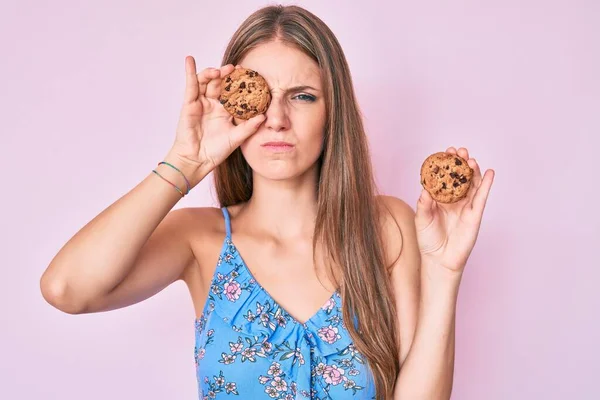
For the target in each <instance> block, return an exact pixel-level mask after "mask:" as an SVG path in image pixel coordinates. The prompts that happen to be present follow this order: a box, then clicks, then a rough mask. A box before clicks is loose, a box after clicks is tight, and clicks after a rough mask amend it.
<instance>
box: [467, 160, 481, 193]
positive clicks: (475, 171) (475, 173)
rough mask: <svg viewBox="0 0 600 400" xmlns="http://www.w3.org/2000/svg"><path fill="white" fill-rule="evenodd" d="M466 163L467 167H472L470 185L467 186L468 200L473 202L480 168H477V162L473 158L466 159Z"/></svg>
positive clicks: (477, 186)
mask: <svg viewBox="0 0 600 400" xmlns="http://www.w3.org/2000/svg"><path fill="white" fill-rule="evenodd" d="M467 164H469V167H471V169H473V176H472V178H471V187H470V188H469V195H468V196H469V202H471V204H472V202H473V198H474V197H475V193H477V189H478V188H479V185H480V184H481V170H480V169H479V164H477V160H475V159H474V158H470V159H468V160H467Z"/></svg>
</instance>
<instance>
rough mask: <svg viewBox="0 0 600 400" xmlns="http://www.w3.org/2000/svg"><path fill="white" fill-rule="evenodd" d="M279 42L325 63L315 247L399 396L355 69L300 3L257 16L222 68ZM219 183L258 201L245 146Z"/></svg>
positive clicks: (385, 388) (390, 303)
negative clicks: (353, 75)
mask: <svg viewBox="0 0 600 400" xmlns="http://www.w3.org/2000/svg"><path fill="white" fill-rule="evenodd" d="M273 40H280V41H282V42H284V43H286V44H289V45H292V46H295V48H297V49H299V50H301V51H303V52H304V53H306V54H307V55H308V56H310V57H311V58H312V59H313V60H315V61H316V62H317V64H318V65H319V67H320V71H321V77H322V82H323V91H324V93H325V96H326V107H327V121H326V123H325V140H324V148H323V153H322V155H321V157H320V159H319V161H318V162H319V164H320V168H319V169H320V173H319V179H318V185H317V191H318V211H317V218H316V226H315V232H314V241H313V250H314V249H315V248H316V246H317V243H323V244H324V247H325V251H326V255H327V258H328V259H329V260H330V261H331V263H332V265H335V266H336V272H337V274H338V276H339V277H340V279H339V282H336V284H337V285H338V288H339V289H338V290H339V292H340V295H341V297H342V304H343V311H342V316H343V319H344V321H356V325H355V324H352V323H346V327H347V329H348V331H349V333H350V336H351V338H352V340H353V342H354V345H355V347H356V348H357V350H358V351H359V352H360V353H361V354H363V355H364V357H365V358H366V360H367V363H368V365H369V368H370V370H371V372H372V373H373V376H374V380H375V387H376V392H377V399H391V398H392V393H393V389H394V385H395V381H396V378H397V375H398V372H399V369H400V365H399V360H398V357H399V351H398V349H399V335H398V334H397V332H396V331H397V329H396V318H397V317H396V309H395V305H394V296H393V292H392V286H391V283H390V279H389V273H388V268H387V266H386V265H385V256H384V250H383V249H384V247H383V242H382V233H381V226H382V224H381V221H382V219H381V215H382V213H381V210H380V209H379V207H378V205H377V202H376V199H375V196H376V194H377V189H376V185H375V182H374V179H373V172H372V166H371V159H370V155H369V149H368V142H367V137H366V134H365V130H364V127H363V124H362V118H361V114H360V111H359V108H358V104H357V101H356V97H355V94H354V89H353V86H352V79H351V75H350V70H349V68H348V64H347V62H346V58H345V56H344V53H343V51H342V48H341V46H340V44H339V43H338V41H337V39H336V37H335V36H334V34H333V32H331V30H330V29H329V28H328V27H327V25H325V23H324V22H323V21H321V20H320V19H319V18H318V17H317V16H315V15H314V14H312V13H310V12H309V11H307V10H305V9H303V8H301V7H298V6H268V7H265V8H262V9H260V10H258V11H256V12H254V13H253V14H252V15H250V17H248V18H247V19H246V20H245V21H244V22H243V23H242V24H241V26H240V27H239V28H238V30H237V31H236V32H235V33H234V35H233V36H232V38H231V40H230V42H229V45H228V46H227V49H226V50H225V54H224V56H223V60H222V65H225V64H234V65H236V64H238V63H239V62H240V61H241V60H242V59H243V57H244V56H245V55H246V54H247V53H248V52H249V51H250V50H252V49H253V48H255V47H256V46H259V45H260V44H263V43H267V42H270V41H273ZM214 184H215V190H216V193H217V197H218V201H219V203H220V205H221V206H222V207H223V206H230V205H235V204H238V203H243V202H247V201H248V200H249V199H250V197H251V196H252V188H253V185H252V170H251V168H250V166H249V165H248V163H247V162H246V160H245V159H244V156H243V155H242V152H241V150H240V148H237V149H236V150H235V151H234V152H233V153H232V154H231V155H230V156H229V157H228V158H227V159H226V160H225V161H224V162H223V163H221V164H220V165H219V166H218V167H217V168H216V169H215V171H214ZM332 265H330V268H333V266H332Z"/></svg>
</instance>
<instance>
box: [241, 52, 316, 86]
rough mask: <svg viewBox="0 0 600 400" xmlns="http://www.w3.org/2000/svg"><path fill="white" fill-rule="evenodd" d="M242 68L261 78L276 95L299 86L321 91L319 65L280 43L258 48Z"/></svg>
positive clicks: (249, 53) (247, 56)
mask: <svg viewBox="0 0 600 400" xmlns="http://www.w3.org/2000/svg"><path fill="white" fill-rule="evenodd" d="M239 64H240V65H241V66H242V67H244V68H250V69H253V70H255V71H257V72H258V73H259V74H261V75H262V76H263V77H264V78H265V80H266V81H267V83H268V84H269V87H270V88H271V90H273V91H277V90H278V89H283V90H285V89H286V88H288V87H292V86H298V85H308V86H312V87H314V88H317V89H320V88H321V74H320V71H319V65H318V64H317V63H316V62H315V61H314V60H313V59H312V58H310V57H309V56H308V55H306V54H304V53H303V52H302V51H300V50H298V49H296V48H294V47H292V46H290V45H286V44H284V43H281V42H270V43H264V44H261V45H259V46H258V47H256V48H254V49H252V50H251V51H249V52H248V54H246V56H245V57H244V58H243V59H242V60H241V61H240V62H239Z"/></svg>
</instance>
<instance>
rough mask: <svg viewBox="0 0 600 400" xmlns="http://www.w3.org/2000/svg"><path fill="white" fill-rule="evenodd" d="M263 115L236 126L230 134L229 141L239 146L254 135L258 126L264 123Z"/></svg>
mask: <svg viewBox="0 0 600 400" xmlns="http://www.w3.org/2000/svg"><path fill="white" fill-rule="evenodd" d="M264 120H265V116H264V114H258V115H256V116H254V117H252V118H250V119H249V120H246V121H244V122H242V123H240V124H238V125H237V126H236V127H235V129H234V130H233V132H232V134H231V136H232V137H231V139H232V140H233V141H234V142H235V144H236V145H238V144H241V143H242V142H243V141H244V140H246V139H248V138H249V137H250V136H251V135H252V134H253V133H255V132H256V131H257V130H258V128H259V127H260V125H261V124H262V123H263V122H264Z"/></svg>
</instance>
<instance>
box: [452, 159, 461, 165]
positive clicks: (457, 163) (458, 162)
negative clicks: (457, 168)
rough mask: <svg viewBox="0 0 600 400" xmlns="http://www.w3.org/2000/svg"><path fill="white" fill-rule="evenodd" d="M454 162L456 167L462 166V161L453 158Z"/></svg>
mask: <svg viewBox="0 0 600 400" xmlns="http://www.w3.org/2000/svg"><path fill="white" fill-rule="evenodd" d="M454 162H455V163H456V165H462V161H460V160H459V159H458V158H455V159H454Z"/></svg>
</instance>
